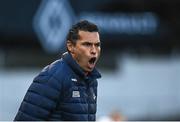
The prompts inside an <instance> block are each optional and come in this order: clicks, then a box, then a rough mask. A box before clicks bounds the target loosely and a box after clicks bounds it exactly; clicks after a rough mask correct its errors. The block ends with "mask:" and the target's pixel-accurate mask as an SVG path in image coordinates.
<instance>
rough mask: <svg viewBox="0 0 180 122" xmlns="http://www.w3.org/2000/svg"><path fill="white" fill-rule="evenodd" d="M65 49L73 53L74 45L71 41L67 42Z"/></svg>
mask: <svg viewBox="0 0 180 122" xmlns="http://www.w3.org/2000/svg"><path fill="white" fill-rule="evenodd" d="M67 49H68V50H69V52H70V53H72V54H73V53H74V44H73V43H72V42H71V41H69V40H68V41H67Z"/></svg>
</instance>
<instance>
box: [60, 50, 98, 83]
mask: <svg viewBox="0 0 180 122" xmlns="http://www.w3.org/2000/svg"><path fill="white" fill-rule="evenodd" d="M62 59H63V60H64V61H65V62H67V64H68V65H69V66H70V67H71V68H72V70H73V71H74V72H75V73H76V74H77V75H79V76H80V77H82V78H84V79H87V80H88V79H97V78H101V74H100V73H99V72H98V71H97V69H96V68H94V69H93V71H92V72H90V73H89V74H88V75H85V73H84V71H83V70H82V68H81V67H80V66H79V64H77V62H76V61H75V60H74V59H73V57H72V55H71V54H70V53H68V52H65V53H64V54H63V55H62Z"/></svg>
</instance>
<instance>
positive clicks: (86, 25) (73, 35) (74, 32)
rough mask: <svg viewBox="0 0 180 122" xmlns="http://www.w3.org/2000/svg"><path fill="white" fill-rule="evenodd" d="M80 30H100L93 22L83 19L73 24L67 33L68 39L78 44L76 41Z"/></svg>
mask: <svg viewBox="0 0 180 122" xmlns="http://www.w3.org/2000/svg"><path fill="white" fill-rule="evenodd" d="M79 30H81V31H88V32H99V29H98V27H97V25H95V24H94V23H91V22H89V21H87V20H82V21H79V22H78V23H76V24H75V25H73V26H72V28H71V29H70V30H69V33H68V35H67V41H71V42H72V43H73V44H76V41H77V40H78V39H79V34H78V32H79Z"/></svg>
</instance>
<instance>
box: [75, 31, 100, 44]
mask: <svg viewBox="0 0 180 122" xmlns="http://www.w3.org/2000/svg"><path fill="white" fill-rule="evenodd" d="M78 34H79V40H84V41H97V42H99V41H100V39H99V33H98V32H88V31H79V33H78Z"/></svg>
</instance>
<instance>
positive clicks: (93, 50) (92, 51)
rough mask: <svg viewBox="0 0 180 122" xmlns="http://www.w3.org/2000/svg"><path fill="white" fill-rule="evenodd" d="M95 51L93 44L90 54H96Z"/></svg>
mask: <svg viewBox="0 0 180 122" xmlns="http://www.w3.org/2000/svg"><path fill="white" fill-rule="evenodd" d="M96 53H97V50H96V47H95V45H92V47H91V54H93V55H96Z"/></svg>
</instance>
